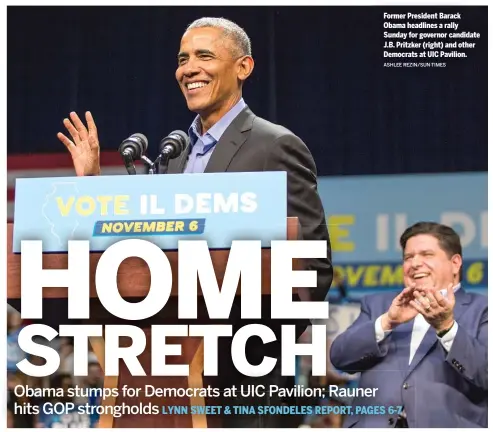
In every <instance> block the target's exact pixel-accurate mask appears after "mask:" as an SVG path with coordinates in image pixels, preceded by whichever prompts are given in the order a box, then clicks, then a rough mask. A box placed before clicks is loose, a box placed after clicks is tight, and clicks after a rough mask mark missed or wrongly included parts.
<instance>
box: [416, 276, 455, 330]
mask: <svg viewBox="0 0 493 432" xmlns="http://www.w3.org/2000/svg"><path fill="white" fill-rule="evenodd" d="M414 297H415V299H414V300H412V301H411V302H410V303H411V306H412V307H413V308H414V309H415V310H416V312H419V313H420V314H421V315H423V317H424V319H425V320H426V321H427V322H428V323H429V324H430V325H431V326H432V327H433V328H434V329H435V330H436V331H437V332H441V331H443V330H448V329H449V328H450V327H452V326H453V325H454V307H455V293H454V286H453V284H450V285H449V286H448V288H447V298H445V297H444V296H443V295H442V293H441V292H440V290H437V289H436V288H435V287H431V288H423V289H419V290H416V291H415V292H414Z"/></svg>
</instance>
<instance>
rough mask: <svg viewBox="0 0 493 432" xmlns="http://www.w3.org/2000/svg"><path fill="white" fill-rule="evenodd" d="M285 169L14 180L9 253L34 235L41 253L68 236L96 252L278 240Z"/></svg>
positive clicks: (62, 248)
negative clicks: (122, 244) (137, 242)
mask: <svg viewBox="0 0 493 432" xmlns="http://www.w3.org/2000/svg"><path fill="white" fill-rule="evenodd" d="M286 218H287V178H286V173H285V172H252V173H217V174H216V173H215V174H174V175H173V174H170V175H137V176H129V175H122V176H99V177H59V178H26V179H17V181H16V188H15V212H14V238H13V252H14V253H19V252H20V246H21V241H22V240H42V241H43V251H44V252H66V251H67V247H68V243H67V242H68V241H69V240H88V241H90V250H91V251H93V252H96V251H99V252H101V251H104V250H105V249H106V248H108V247H109V246H111V245H112V244H113V243H115V242H117V241H120V240H123V239H127V238H132V239H144V240H148V241H151V242H152V243H154V244H156V245H157V246H159V247H160V248H161V249H163V250H175V249H177V248H178V241H179V240H185V239H187V240H190V239H193V240H207V241H208V245H209V248H211V249H225V248H230V247H231V242H232V241H233V240H260V241H261V242H262V247H270V242H271V240H285V239H286V230H287V221H286Z"/></svg>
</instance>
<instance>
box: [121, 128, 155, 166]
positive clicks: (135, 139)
mask: <svg viewBox="0 0 493 432" xmlns="http://www.w3.org/2000/svg"><path fill="white" fill-rule="evenodd" d="M147 146H148V141H147V138H146V136H145V135H144V134H141V133H134V134H133V135H130V136H129V137H128V138H127V139H125V140H123V142H122V143H121V144H120V147H119V148H118V151H119V152H120V153H121V154H122V155H123V154H124V153H126V154H128V155H131V156H132V159H134V160H137V159H140V158H141V157H142V156H143V155H144V154H145V152H146V151H147Z"/></svg>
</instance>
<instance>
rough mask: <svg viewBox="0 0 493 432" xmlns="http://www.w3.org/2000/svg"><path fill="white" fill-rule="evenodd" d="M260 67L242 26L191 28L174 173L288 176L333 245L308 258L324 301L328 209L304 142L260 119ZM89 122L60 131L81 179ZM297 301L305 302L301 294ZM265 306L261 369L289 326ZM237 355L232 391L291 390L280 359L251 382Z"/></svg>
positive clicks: (291, 207) (262, 420) (264, 423)
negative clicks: (250, 93)
mask: <svg viewBox="0 0 493 432" xmlns="http://www.w3.org/2000/svg"><path fill="white" fill-rule="evenodd" d="M253 68H254V60H253V58H252V52H251V45H250V39H249V37H248V36H247V34H246V33H245V31H244V30H243V29H241V28H240V27H239V26H238V25H236V24H235V23H233V22H231V21H228V20H226V19H223V18H201V19H198V20H196V21H195V22H193V23H192V24H190V25H189V26H188V28H187V29H186V31H185V33H184V35H183V37H182V39H181V44H180V47H179V52H178V67H177V69H176V80H177V82H178V85H179V86H180V89H181V90H182V92H183V95H184V97H185V101H186V103H187V106H188V109H189V110H190V111H192V112H194V113H196V114H197V116H196V118H195V120H194V121H193V122H192V124H191V126H190V128H189V130H188V135H189V139H190V144H189V145H188V147H187V148H186V149H185V151H184V152H183V153H182V155H181V156H180V157H178V158H176V159H173V160H171V161H170V164H169V170H168V173H170V174H178V173H218V172H252V171H285V172H287V184H288V191H287V197H288V200H287V201H288V202H287V215H288V216H294V217H297V218H298V219H299V223H300V226H301V235H302V237H303V240H324V241H326V242H327V258H323V259H310V260H306V269H307V270H315V271H317V288H313V289H310V293H309V295H310V298H311V299H312V300H314V301H322V300H324V299H325V298H326V295H327V293H328V290H329V288H330V285H331V282H332V274H333V270H332V264H331V249H330V242H329V236H328V230H327V225H326V219H325V212H324V209H323V207H322V203H321V200H320V197H319V195H318V192H317V173H316V166H315V162H314V160H313V157H312V155H311V153H310V151H309V150H308V148H307V146H306V145H305V144H304V143H303V141H302V140H301V139H300V138H299V137H297V136H296V135H295V134H293V133H292V132H291V131H289V130H288V129H286V128H284V127H282V126H279V125H276V124H273V123H271V122H269V121H267V120H265V119H262V118H260V117H258V116H256V115H255V114H254V113H253V112H252V111H251V110H250V109H249V107H248V106H247V105H246V103H245V101H244V100H243V98H242V87H243V84H244V83H245V81H246V80H247V78H248V77H249V76H250V75H251V73H252V71H253ZM86 121H87V128H86V126H85V125H84V124H83V122H82V121H81V120H80V118H79V117H78V116H77V114H76V113H75V112H72V113H70V120H69V119H65V120H64V125H65V127H66V128H67V130H68V132H69V134H70V136H71V138H72V139H69V138H68V137H66V136H65V135H63V134H62V133H59V134H58V138H59V139H60V141H62V142H63V143H64V144H65V146H66V147H67V149H68V150H69V152H70V154H71V155H72V158H73V163H74V167H75V171H76V174H77V175H78V176H86V175H99V174H101V170H100V164H99V141H98V135H97V129H96V125H95V122H94V119H93V117H92V115H91V113H90V112H87V113H86ZM307 294H308V292H307ZM302 297H303V295H302ZM295 299H296V300H301V301H302V300H303V299H300V298H299V297H298V296H297V295H295ZM304 299H306V298H304ZM263 308H264V309H265V314H263V317H264V318H263V319H262V320H261V321H262V322H261V323H263V324H265V325H267V326H269V327H270V328H271V329H272V330H273V331H274V333H275V334H276V335H278V341H276V342H273V343H270V344H266V345H264V344H263V343H262V342H261V341H260V339H259V338H251V339H250V340H249V342H248V344H247V349H246V351H247V358H248V360H249V362H250V363H251V364H259V363H260V362H261V361H262V359H263V357H264V356H271V357H274V358H276V359H278V360H279V359H280V355H281V353H280V343H279V339H280V326H281V324H286V322H284V323H283V322H279V320H277V321H273V320H271V319H270V305H269V304H268V302H263ZM230 320H231V322H232V324H233V328H234V331H237V330H238V329H239V328H240V327H242V326H244V325H246V324H250V323H251V322H248V323H247V322H245V321H244V320H241V319H240V308H239V304H236V302H235V304H234V306H233V310H232V313H231V317H230ZM294 323H295V324H296V325H297V336H298V337H299V336H300V335H301V333H303V331H304V330H305V329H306V327H307V325H309V323H308V322H305V321H303V322H302V321H301V320H297V321H293V322H291V323H290V324H294ZM219 340H220V341H222V343H223V344H225V346H223V347H221V346H220V347H219V352H220V353H228V354H229V353H230V352H231V351H230V348H229V349H228V343H229V345H230V344H231V340H230V338H220V339H219ZM230 357H231V356H229V359H228V358H227V357H225V358H219V365H220V366H219V370H220V371H221V372H220V377H219V378H220V380H221V382H222V384H223V385H225V386H226V385H229V386H230V385H232V384H237V385H241V384H244V385H248V384H264V385H265V386H266V387H267V386H269V385H271V384H272V385H278V386H281V387H283V386H287V385H288V379H287V377H282V376H281V371H280V361H278V362H277V366H276V367H275V368H274V370H273V371H272V373H270V374H269V375H268V376H265V377H260V378H248V377H245V376H242V375H241V374H239V373H238V372H237V371H236V370H235V368H234V366H233V364H232V362H231V358H230ZM244 399H245V400H243V401H240V400H238V399H237V400H236V401H235V405H240V404H241V405H243V404H245V405H250V404H258V405H275V404H280V403H281V401H280V400H273V399H269V398H267V397H264V398H244ZM247 399H249V400H247ZM254 399H255V400H254ZM279 420H280V417H277V416H271V415H264V416H259V415H252V416H226V417H225V418H224V420H223V424H222V425H223V427H278V426H279Z"/></svg>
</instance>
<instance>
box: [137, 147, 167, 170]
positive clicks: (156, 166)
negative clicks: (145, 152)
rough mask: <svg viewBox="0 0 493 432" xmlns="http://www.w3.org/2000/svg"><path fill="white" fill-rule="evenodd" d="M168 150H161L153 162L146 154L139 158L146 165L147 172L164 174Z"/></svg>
mask: <svg viewBox="0 0 493 432" xmlns="http://www.w3.org/2000/svg"><path fill="white" fill-rule="evenodd" d="M169 154H170V153H169V152H166V151H163V152H162V153H161V154H160V155H159V156H158V157H157V158H156V160H155V161H154V162H152V161H151V160H150V159H149V158H148V157H147V156H142V157H141V158H140V160H141V161H142V162H143V163H144V164H145V165H146V166H147V174H151V175H153V174H166V172H167V171H168V163H169Z"/></svg>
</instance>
